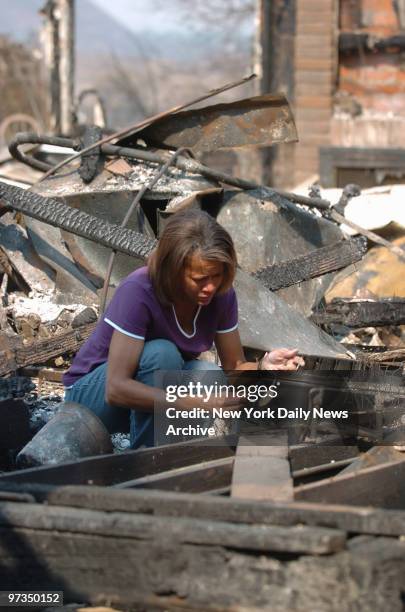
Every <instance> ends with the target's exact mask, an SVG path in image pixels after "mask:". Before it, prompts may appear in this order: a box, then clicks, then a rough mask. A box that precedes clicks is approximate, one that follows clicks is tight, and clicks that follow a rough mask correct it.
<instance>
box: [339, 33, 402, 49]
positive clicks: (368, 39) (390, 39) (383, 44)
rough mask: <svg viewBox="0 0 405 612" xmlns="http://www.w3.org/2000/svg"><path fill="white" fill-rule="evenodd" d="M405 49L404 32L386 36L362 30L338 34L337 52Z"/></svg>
mask: <svg viewBox="0 0 405 612" xmlns="http://www.w3.org/2000/svg"><path fill="white" fill-rule="evenodd" d="M404 50H405V34H396V35H394V36H387V37H386V38H377V37H376V36H374V35H372V34H368V33H362V32H341V34H340V35H339V52H340V53H342V54H344V55H351V54H352V53H359V52H370V53H372V52H375V51H381V52H385V53H398V51H404Z"/></svg>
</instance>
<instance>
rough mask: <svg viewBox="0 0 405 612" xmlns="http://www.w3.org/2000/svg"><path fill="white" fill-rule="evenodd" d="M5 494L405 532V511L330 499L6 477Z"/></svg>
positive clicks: (109, 507)
mask: <svg viewBox="0 0 405 612" xmlns="http://www.w3.org/2000/svg"><path fill="white" fill-rule="evenodd" d="M0 494H1V495H3V496H5V497H7V496H9V495H14V494H16V495H20V496H24V497H23V499H21V500H20V501H25V502H26V501H33V499H35V500H36V501H38V502H45V503H46V504H47V505H51V506H52V505H55V506H68V507H75V508H87V509H94V510H100V511H101V510H102V511H105V512H128V513H141V514H147V515H151V516H162V517H164V516H170V517H178V516H184V517H188V518H202V519H204V518H206V519H209V520H212V521H230V522H232V523H246V524H257V525H262V524H263V525H268V524H274V525H284V526H289V525H296V524H304V525H319V526H325V527H334V528H338V529H342V530H344V531H347V532H350V533H358V534H362V533H364V534H376V535H377V534H379V535H387V536H399V535H403V534H404V533H405V511H403V510H387V509H383V508H373V507H370V506H368V507H356V506H350V505H342V504H339V505H336V504H328V503H315V502H300V501H295V502H293V503H288V504H286V503H270V502H266V501H263V502H254V501H249V500H246V499H245V500H242V499H233V498H225V497H215V498H212V497H204V496H201V495H194V494H189V493H174V492H169V491H152V490H150V491H146V490H142V489H117V488H115V487H114V488H109V487H99V486H95V485H93V486H91V487H89V486H83V485H68V486H60V485H59V484H55V485H49V484H37V483H29V482H12V481H11V482H8V481H4V482H3V481H2V482H1V485H0Z"/></svg>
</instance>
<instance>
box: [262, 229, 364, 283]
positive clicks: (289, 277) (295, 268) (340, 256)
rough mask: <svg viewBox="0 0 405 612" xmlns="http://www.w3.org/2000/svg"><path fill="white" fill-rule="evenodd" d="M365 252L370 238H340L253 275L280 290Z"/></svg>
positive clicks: (342, 266)
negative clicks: (337, 240)
mask: <svg viewBox="0 0 405 612" xmlns="http://www.w3.org/2000/svg"><path fill="white" fill-rule="evenodd" d="M366 252H367V240H366V239H365V238H364V237H363V236H360V237H357V238H353V239H350V240H341V241H340V242H337V243H335V244H331V245H328V246H325V247H320V248H318V249H316V250H314V251H311V252H310V253H308V254H307V255H301V256H299V257H295V258H294V259H289V260H288V261H283V262H281V263H278V264H274V265H272V266H267V267H266V268H261V269H260V270H258V271H257V272H255V273H254V276H255V278H257V279H258V280H259V281H260V282H261V283H262V284H263V285H264V286H265V287H267V288H268V289H270V290H271V291H277V290H278V289H282V288H283V287H291V286H292V285H296V284H297V283H300V282H302V281H305V280H308V279H310V278H316V277H317V276H322V275H323V274H327V273H328V272H334V271H335V270H339V269H340V268H344V267H345V266H348V265H350V264H352V263H355V262H357V261H360V259H361V258H362V257H363V256H364V255H365V253H366Z"/></svg>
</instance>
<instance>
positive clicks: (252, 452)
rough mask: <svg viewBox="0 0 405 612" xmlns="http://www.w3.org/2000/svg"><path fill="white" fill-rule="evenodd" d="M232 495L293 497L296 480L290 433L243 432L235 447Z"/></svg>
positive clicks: (275, 499)
mask: <svg viewBox="0 0 405 612" xmlns="http://www.w3.org/2000/svg"><path fill="white" fill-rule="evenodd" d="M231 496H232V497H235V498H242V499H251V500H268V501H274V502H277V501H280V502H281V501H284V502H285V501H292V500H293V498H294V494H293V480H292V476H291V471H290V462H289V460H288V445H287V434H281V436H278V437H276V436H274V435H271V434H268V435H266V434H262V435H251V436H241V437H240V438H239V443H238V447H237V449H236V456H235V464H234V469H233V476H232V486H231Z"/></svg>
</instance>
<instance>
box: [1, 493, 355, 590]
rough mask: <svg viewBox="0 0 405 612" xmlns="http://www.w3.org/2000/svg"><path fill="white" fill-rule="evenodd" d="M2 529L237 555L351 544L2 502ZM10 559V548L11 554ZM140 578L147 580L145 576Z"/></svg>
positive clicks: (325, 536) (307, 532)
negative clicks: (201, 547) (204, 547)
mask: <svg viewBox="0 0 405 612" xmlns="http://www.w3.org/2000/svg"><path fill="white" fill-rule="evenodd" d="M0 527H1V529H2V530H4V529H7V528H8V529H10V531H12V530H14V529H18V528H19V529H24V530H30V529H32V530H40V531H41V532H43V533H44V535H45V532H50V533H53V534H55V533H58V536H60V535H62V534H63V533H64V534H65V535H66V536H70V537H73V534H77V535H79V534H82V535H84V536H86V537H88V536H89V535H90V534H92V535H93V536H99V537H101V538H105V537H106V536H108V539H110V538H119V539H120V540H121V542H122V544H123V543H124V538H123V536H125V539H128V541H131V540H132V546H133V545H134V543H135V542H138V543H139V544H140V545H141V544H142V543H144V544H148V543H149V545H150V543H151V541H153V540H155V539H156V540H157V541H160V542H163V541H164V542H165V543H166V544H169V543H170V544H171V545H172V546H173V548H172V550H176V545H178V544H179V543H181V542H182V543H183V544H185V545H189V544H200V545H211V546H226V547H231V548H233V549H236V550H252V551H263V552H265V551H266V552H269V551H279V552H283V553H288V552H290V553H312V554H320V555H322V554H329V553H332V552H337V551H339V550H342V549H344V547H345V544H346V534H345V533H343V532H342V531H340V530H337V529H327V528H324V527H304V526H297V527H294V526H292V527H279V526H273V525H266V526H263V525H261V526H260V527H256V526H255V525H243V524H240V525H234V524H232V523H226V522H222V523H215V522H213V521H212V522H211V521H209V520H201V519H199V520H197V519H196V520H193V521H190V520H188V519H185V518H179V517H178V518H176V519H170V518H166V519H162V518H160V517H150V516H144V515H142V514H135V515H133V516H131V515H128V514H127V513H122V514H121V513H119V512H117V513H114V514H113V515H111V514H109V513H106V512H100V511H97V510H83V509H75V508H70V509H69V510H68V509H66V508H63V507H57V506H50V507H46V506H43V505H40V504H29V503H28V504H24V503H23V504H21V503H13V502H3V503H1V512H0ZM141 547H142V546H141ZM2 548H3V551H2V552H3V554H4V552H5V550H4V549H5V548H6V550H7V547H6V546H5V545H4V544H3V546H2ZM135 548H137V546H136V547H135ZM34 551H36V549H35V548H34ZM27 552H28V551H27ZM145 552H146V551H145ZM65 553H66V559H65V562H67V560H68V559H69V562H70V565H71V567H73V566H75V567H76V571H77V569H78V568H77V566H76V565H75V564H72V558H71V554H70V552H69V550H65ZM194 553H195V550H194ZM9 554H10V549H8V555H9ZM114 558H115V557H114ZM123 559H125V557H123ZM107 560H108V559H107ZM31 561H32V559H31ZM108 562H109V563H110V561H108ZM102 579H104V576H103V577H102ZM139 579H140V580H143V577H140V578H139ZM100 584H101V583H100Z"/></svg>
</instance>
